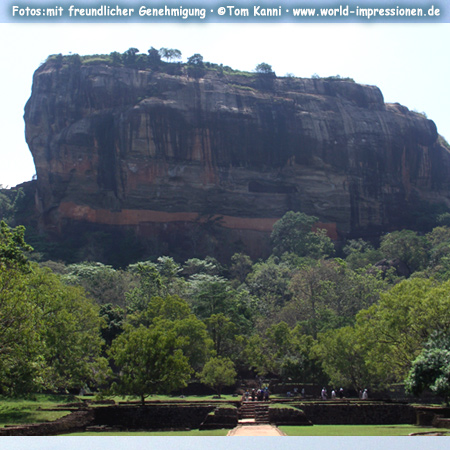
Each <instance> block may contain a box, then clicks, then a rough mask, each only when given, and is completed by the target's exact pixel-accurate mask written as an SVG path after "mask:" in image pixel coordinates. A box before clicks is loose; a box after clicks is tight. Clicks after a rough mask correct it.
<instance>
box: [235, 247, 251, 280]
mask: <svg viewBox="0 0 450 450" xmlns="http://www.w3.org/2000/svg"><path fill="white" fill-rule="evenodd" d="M231 263H232V264H231V268H230V273H231V276H232V277H233V278H235V279H236V280H237V281H238V283H239V284H242V283H244V282H245V279H246V278H247V275H248V274H249V273H250V272H251V271H252V265H253V263H252V260H251V259H250V256H248V255H244V254H243V253H235V254H234V255H233V256H232V257H231Z"/></svg>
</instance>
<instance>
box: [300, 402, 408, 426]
mask: <svg viewBox="0 0 450 450" xmlns="http://www.w3.org/2000/svg"><path fill="white" fill-rule="evenodd" d="M295 406H296V407H297V408H299V409H301V410H302V411H303V412H304V413H305V415H306V417H307V418H308V419H309V420H310V421H311V422H312V423H313V424H316V425H396V424H415V423H416V411H415V408H414V407H413V406H411V405H408V404H396V403H372V402H367V403H341V402H336V403H331V402H323V403H306V402H305V403H301V404H296V405H295Z"/></svg>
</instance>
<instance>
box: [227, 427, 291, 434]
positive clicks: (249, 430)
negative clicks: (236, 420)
mask: <svg viewBox="0 0 450 450" xmlns="http://www.w3.org/2000/svg"><path fill="white" fill-rule="evenodd" d="M227 436H286V435H285V434H284V433H283V432H282V431H281V430H279V429H278V428H277V427H275V426H274V425H238V426H237V427H236V428H233V429H232V430H230V431H229V432H228V434H227Z"/></svg>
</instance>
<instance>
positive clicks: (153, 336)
mask: <svg viewBox="0 0 450 450" xmlns="http://www.w3.org/2000/svg"><path fill="white" fill-rule="evenodd" d="M181 345H182V343H181V339H180V337H179V336H177V334H176V332H175V330H173V329H172V330H171V329H169V330H167V329H166V328H165V327H164V326H163V324H158V325H154V326H151V327H149V328H146V327H144V326H143V325H141V326H139V327H138V328H132V327H129V328H127V330H126V331H125V332H124V333H123V334H121V335H120V336H119V337H118V338H117V339H115V340H114V342H113V344H112V346H111V349H110V356H111V357H112V359H113V360H114V363H115V364H116V365H117V367H118V368H119V369H120V375H119V378H118V381H117V382H115V383H114V384H113V386H112V390H113V392H115V393H117V394H119V395H133V396H136V397H138V398H140V399H141V402H142V404H144V403H145V399H146V398H147V397H148V396H149V395H152V394H162V393H165V394H167V393H170V392H172V391H174V390H175V389H179V388H182V387H185V386H186V385H187V382H188V381H189V379H190V376H191V373H192V368H191V366H190V365H189V362H188V358H187V356H185V355H184V354H183V351H182V350H181V348H180V347H181Z"/></svg>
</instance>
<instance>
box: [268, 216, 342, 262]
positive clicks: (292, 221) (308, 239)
mask: <svg viewBox="0 0 450 450" xmlns="http://www.w3.org/2000/svg"><path fill="white" fill-rule="evenodd" d="M318 220H319V219H318V218H317V217H314V216H308V215H306V214H304V213H301V212H293V211H288V212H287V213H286V214H285V215H284V216H283V217H282V218H281V219H280V220H278V221H277V222H276V223H275V224H274V226H273V231H272V234H271V240H272V245H273V251H274V253H275V254H276V255H282V254H283V253H285V252H287V253H294V254H296V255H298V256H311V257H314V258H320V257H326V256H329V255H331V254H332V253H333V252H334V246H333V243H332V242H331V239H330V238H329V237H328V236H327V235H326V231H325V230H316V231H313V226H314V225H315V224H316V223H317V221H318Z"/></svg>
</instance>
